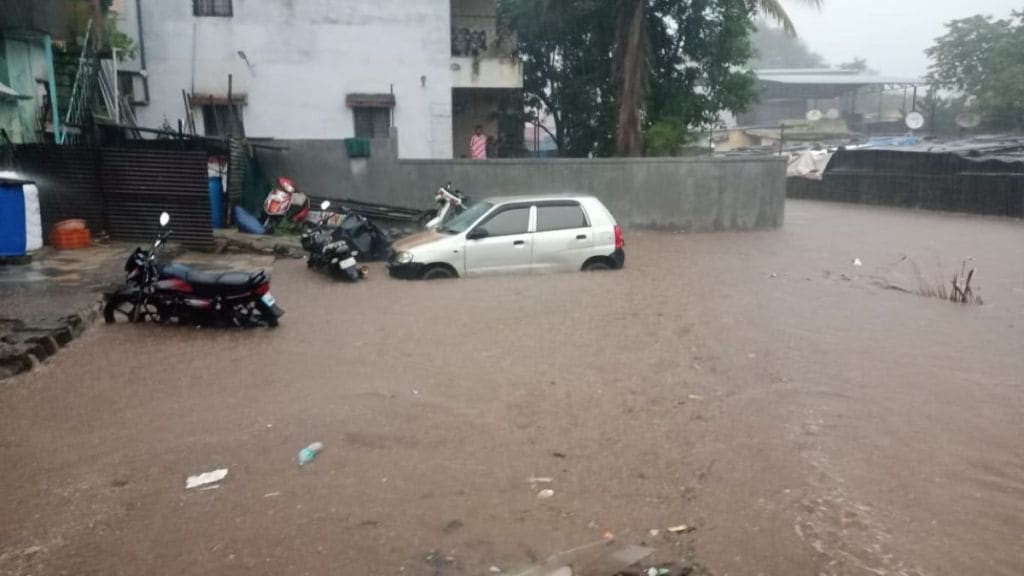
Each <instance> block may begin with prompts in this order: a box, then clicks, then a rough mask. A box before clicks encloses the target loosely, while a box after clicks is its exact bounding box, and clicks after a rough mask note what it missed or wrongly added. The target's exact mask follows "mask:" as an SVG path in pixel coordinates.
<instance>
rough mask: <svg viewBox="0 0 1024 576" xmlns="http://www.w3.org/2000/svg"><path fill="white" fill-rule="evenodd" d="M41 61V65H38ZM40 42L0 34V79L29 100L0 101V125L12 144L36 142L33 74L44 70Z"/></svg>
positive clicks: (34, 78)
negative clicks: (28, 97)
mask: <svg viewBox="0 0 1024 576" xmlns="http://www.w3.org/2000/svg"><path fill="white" fill-rule="evenodd" d="M41 63H42V65H40V64H41ZM45 71H46V70H45V55H44V54H43V47H42V43H40V42H35V41H31V40H22V39H15V38H10V37H6V38H4V37H0V82H3V83H4V84H6V85H8V86H10V87H11V89H13V90H14V91H16V92H17V93H18V94H21V95H23V96H31V98H30V99H19V100H3V101H0V128H3V129H4V130H6V131H7V134H8V136H10V138H11V140H12V141H14V142H15V143H22V142H36V141H38V139H39V138H38V126H39V121H38V117H39V109H38V107H39V103H38V102H37V100H36V93H37V91H38V87H37V84H36V77H37V76H43V75H44V73H45Z"/></svg>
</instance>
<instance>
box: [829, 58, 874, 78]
mask: <svg viewBox="0 0 1024 576" xmlns="http://www.w3.org/2000/svg"><path fill="white" fill-rule="evenodd" d="M836 68H839V69H840V70H846V71H848V72H857V73H859V74H877V73H878V72H877V71H875V70H872V69H871V67H870V66H868V61H867V60H866V59H864V58H858V57H856V56H855V57H854V58H853V60H850V61H849V62H843V63H842V64H840V65H839V66H836Z"/></svg>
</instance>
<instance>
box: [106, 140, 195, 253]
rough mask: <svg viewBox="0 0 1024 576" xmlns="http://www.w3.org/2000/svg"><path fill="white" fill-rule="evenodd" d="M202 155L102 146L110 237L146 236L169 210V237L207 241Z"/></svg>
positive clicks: (191, 244) (186, 242) (189, 242)
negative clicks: (171, 234)
mask: <svg viewBox="0 0 1024 576" xmlns="http://www.w3.org/2000/svg"><path fill="white" fill-rule="evenodd" d="M206 160H207V154H206V152H200V151H188V150H174V151H171V150H136V149H126V148H103V149H102V151H101V154H100V179H101V182H102V186H103V197H104V200H105V204H106V211H105V212H106V222H107V232H109V233H110V236H111V237H113V238H120V239H126V240H128V239H130V240H148V239H152V238H154V237H155V236H156V234H157V233H158V231H159V229H160V224H159V218H160V213H161V212H164V211H166V212H168V213H169V214H170V215H171V224H170V228H171V229H172V230H173V231H174V234H173V236H172V237H171V241H173V242H180V243H181V244H183V245H185V246H188V247H190V248H209V247H210V246H211V245H212V244H213V227H212V223H211V217H210V196H209V179H208V177H207V167H206Z"/></svg>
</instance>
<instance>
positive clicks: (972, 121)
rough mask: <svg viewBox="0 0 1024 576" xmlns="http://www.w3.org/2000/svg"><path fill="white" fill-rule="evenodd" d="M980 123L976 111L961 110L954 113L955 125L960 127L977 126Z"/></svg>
mask: <svg viewBox="0 0 1024 576" xmlns="http://www.w3.org/2000/svg"><path fill="white" fill-rule="evenodd" d="M979 124H981V116H979V115H978V113H976V112H961V113H959V114H957V115H956V125H957V126H959V127H961V128H977V127H978V125H979Z"/></svg>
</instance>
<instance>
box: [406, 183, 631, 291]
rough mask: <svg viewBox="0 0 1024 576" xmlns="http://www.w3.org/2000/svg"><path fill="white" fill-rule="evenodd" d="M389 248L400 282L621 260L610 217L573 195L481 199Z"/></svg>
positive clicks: (612, 265) (614, 265) (618, 235)
mask: <svg viewBox="0 0 1024 576" xmlns="http://www.w3.org/2000/svg"><path fill="white" fill-rule="evenodd" d="M394 249H395V252H394V254H393V255H392V257H391V259H390V260H389V261H388V271H389V273H390V274H391V275H392V276H394V277H396V278H407V279H412V278H423V279H434V278H453V277H457V276H480V275H485V274H527V273H546V272H559V271H569V270H610V269H618V268H622V266H623V264H624V263H625V261H626V253H625V251H624V249H623V239H622V229H621V228H620V227H619V226H618V224H616V223H615V218H613V217H612V215H611V213H610V212H608V209H607V208H605V207H604V204H602V203H601V201H600V200H598V199H597V198H595V197H593V196H587V195H580V194H572V195H558V194H549V195H543V196H504V197H499V198H488V199H486V200H481V201H478V202H476V203H474V204H472V205H471V206H469V208H467V209H466V210H465V211H464V212H462V213H461V214H459V215H457V216H455V217H454V218H452V219H451V220H450V221H449V222H448V223H447V224H444V225H443V226H441V227H439V228H438V229H437V230H428V231H425V232H420V233H419V234H414V235H412V236H409V237H406V238H403V239H401V240H399V241H398V242H395V244H394Z"/></svg>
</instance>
